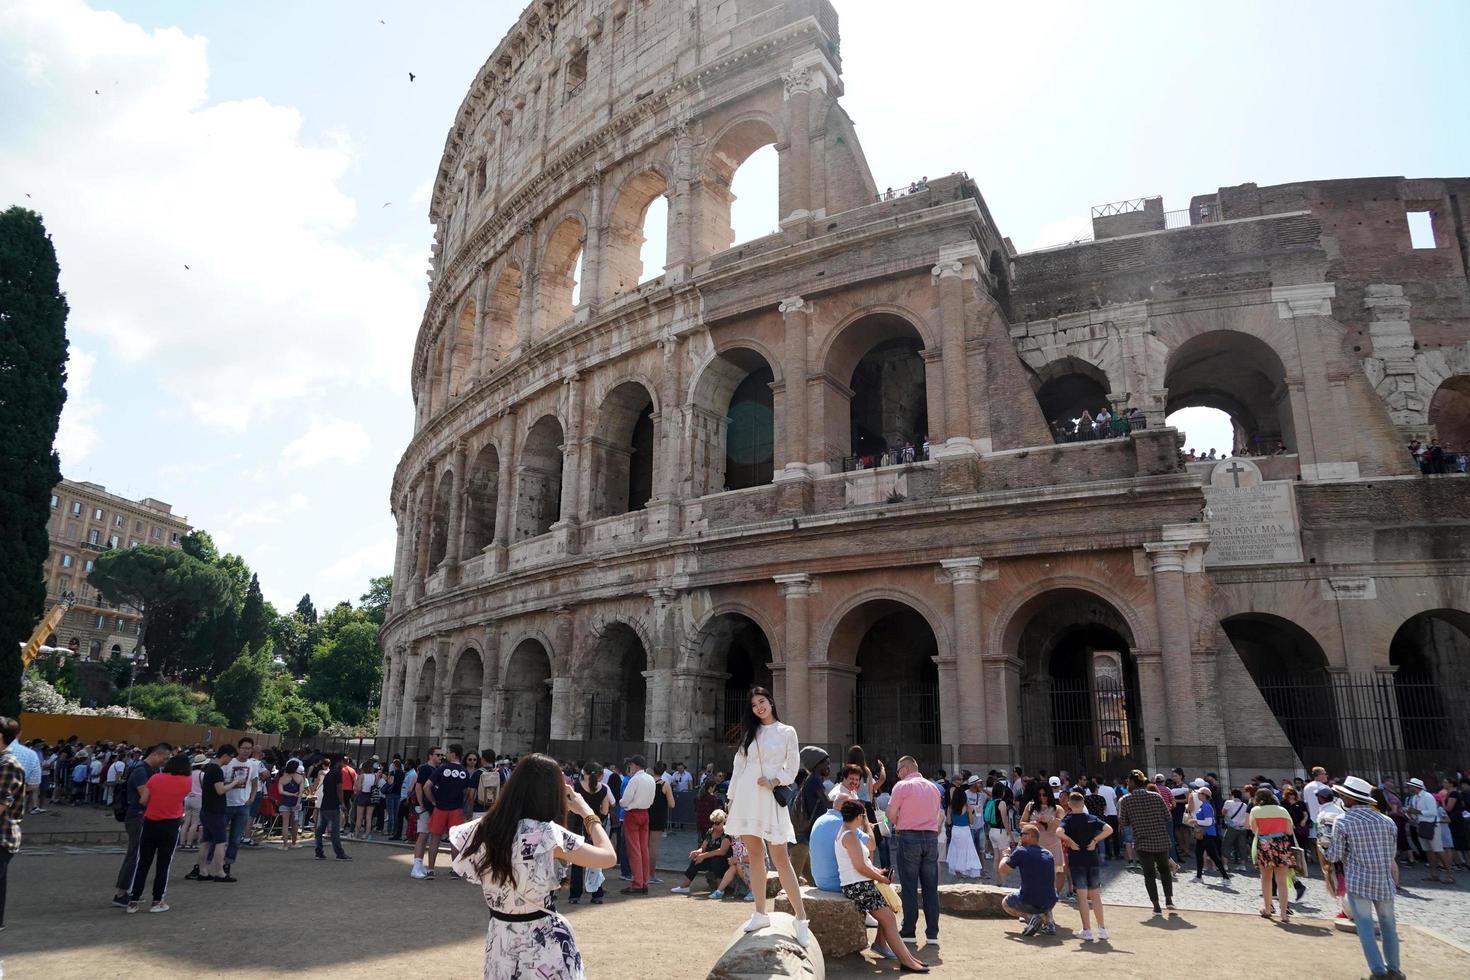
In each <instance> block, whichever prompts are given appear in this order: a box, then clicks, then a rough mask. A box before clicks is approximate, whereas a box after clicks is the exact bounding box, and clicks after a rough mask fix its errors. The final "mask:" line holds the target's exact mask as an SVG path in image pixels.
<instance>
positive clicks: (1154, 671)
mask: <svg viewBox="0 0 1470 980" xmlns="http://www.w3.org/2000/svg"><path fill="white" fill-rule="evenodd" d="M1133 663H1134V665H1135V666H1136V667H1137V668H1138V698H1139V700H1140V701H1142V702H1143V704H1142V705H1140V706H1139V711H1140V713H1141V715H1142V719H1141V720H1142V721H1143V736H1144V744H1143V745H1142V746H1141V748H1142V749H1143V754H1144V759H1145V760H1146V762H1147V768H1148V771H1149V772H1150V773H1155V772H1158V771H1159V767H1160V766H1161V765H1163V763H1164V762H1165V761H1166V760H1164V759H1160V758H1159V757H1158V746H1159V744H1161V743H1162V744H1173V743H1172V742H1170V741H1169V739H1168V724H1169V722H1168V716H1167V714H1166V713H1165V708H1166V706H1167V705H1168V703H1169V693H1168V684H1167V683H1166V681H1165V679H1164V661H1163V657H1162V656H1160V654H1159V651H1158V650H1134V651H1133ZM1137 748H1139V747H1135V751H1137Z"/></svg>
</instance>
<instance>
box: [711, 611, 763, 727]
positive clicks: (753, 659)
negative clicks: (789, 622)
mask: <svg viewBox="0 0 1470 980" xmlns="http://www.w3.org/2000/svg"><path fill="white" fill-rule="evenodd" d="M720 618H721V622H720V623H719V624H718V625H717V626H715V627H714V628H715V629H717V630H718V631H719V634H720V637H721V642H722V645H723V646H724V647H725V673H726V674H728V675H729V676H727V677H726V678H725V689H724V697H723V699H722V702H721V707H722V710H721V712H720V714H721V718H720V731H722V732H723V731H729V730H730V729H732V728H734V727H735V726H737V725H739V724H740V720H741V719H742V718H744V717H745V712H746V711H747V710H748V705H749V701H750V689H751V688H752V687H764V688H766V689H767V690H770V687H771V668H770V667H769V666H767V665H768V664H769V663H770V662H771V643H770V641H769V640H767V639H766V634H765V631H763V630H762V629H761V628H760V627H759V626H757V625H756V624H755V622H754V621H753V620H751V619H749V618H747V617H745V616H741V615H739V614H737V613H727V614H725V615H724V616H722V617H720Z"/></svg>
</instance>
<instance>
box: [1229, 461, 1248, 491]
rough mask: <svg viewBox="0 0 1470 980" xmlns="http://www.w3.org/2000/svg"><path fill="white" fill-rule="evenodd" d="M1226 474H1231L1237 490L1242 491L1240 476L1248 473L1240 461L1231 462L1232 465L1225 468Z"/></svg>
mask: <svg viewBox="0 0 1470 980" xmlns="http://www.w3.org/2000/svg"><path fill="white" fill-rule="evenodd" d="M1225 472H1226V473H1229V474H1230V476H1231V479H1233V480H1235V489H1237V490H1239V489H1240V474H1242V473H1245V472H1247V471H1246V468H1245V467H1244V466H1241V465H1240V461H1239V460H1233V461H1231V463H1230V465H1229V466H1227V467H1225Z"/></svg>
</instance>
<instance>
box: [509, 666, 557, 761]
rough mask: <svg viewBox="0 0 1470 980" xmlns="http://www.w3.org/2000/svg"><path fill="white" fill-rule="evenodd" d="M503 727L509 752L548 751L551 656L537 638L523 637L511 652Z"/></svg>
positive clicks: (518, 753)
mask: <svg viewBox="0 0 1470 980" xmlns="http://www.w3.org/2000/svg"><path fill="white" fill-rule="evenodd" d="M500 728H501V744H502V746H503V749H502V751H505V752H508V753H510V754H514V755H521V754H524V753H526V752H545V751H546V748H547V745H548V744H549V743H550V742H551V657H550V655H549V654H547V652H546V648H545V647H543V646H542V645H541V644H540V643H539V642H538V641H536V640H522V641H521V642H520V644H519V645H517V646H516V648H515V650H514V651H513V652H512V653H511V655H510V661H509V663H508V664H507V665H506V670H505V706H504V711H503V713H502V716H501V721H500Z"/></svg>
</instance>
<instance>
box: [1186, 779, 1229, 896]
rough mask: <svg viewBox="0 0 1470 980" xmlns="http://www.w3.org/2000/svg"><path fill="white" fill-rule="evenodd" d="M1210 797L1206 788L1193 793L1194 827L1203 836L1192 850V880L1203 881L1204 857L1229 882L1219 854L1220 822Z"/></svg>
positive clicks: (1227, 873)
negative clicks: (1212, 863)
mask: <svg viewBox="0 0 1470 980" xmlns="http://www.w3.org/2000/svg"><path fill="white" fill-rule="evenodd" d="M1212 795H1213V794H1211V792H1210V789H1209V787H1208V786H1201V787H1200V788H1199V789H1196V790H1195V791H1194V798H1195V800H1196V801H1197V802H1196V803H1195V806H1194V825H1195V826H1196V827H1198V828H1199V830H1200V832H1201V833H1203V834H1204V836H1203V837H1201V838H1200V839H1199V846H1198V847H1196V848H1195V849H1194V880H1195V881H1199V882H1203V881H1204V880H1205V858H1206V857H1208V858H1209V859H1210V860H1211V861H1214V862H1215V867H1217V868H1219V869H1220V876H1221V877H1222V878H1224V879H1225V880H1226V881H1229V880H1230V872H1229V871H1227V870H1226V868H1225V858H1224V856H1223V855H1222V854H1221V853H1220V827H1219V823H1220V822H1219V821H1218V820H1216V819H1215V807H1214V804H1213V802H1212V801H1211V799H1210V797H1211V796H1212Z"/></svg>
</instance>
